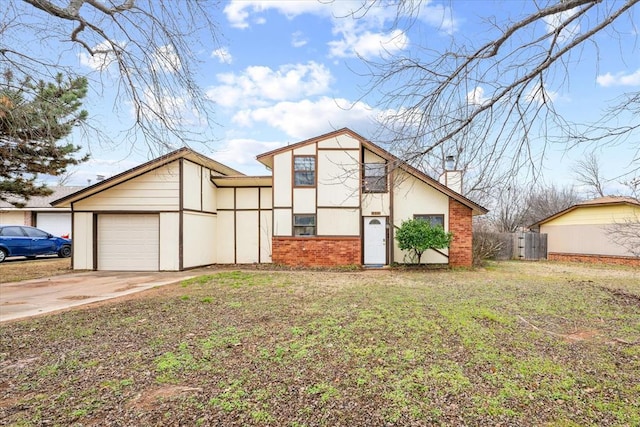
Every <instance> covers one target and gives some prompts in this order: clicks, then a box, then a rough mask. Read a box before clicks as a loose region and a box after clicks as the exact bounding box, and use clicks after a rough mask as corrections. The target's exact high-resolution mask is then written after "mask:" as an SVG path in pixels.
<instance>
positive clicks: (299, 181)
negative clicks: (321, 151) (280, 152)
mask: <svg viewBox="0 0 640 427" xmlns="http://www.w3.org/2000/svg"><path fill="white" fill-rule="evenodd" d="M293 185H294V186H296V187H313V186H314V185H316V158H315V156H294V158H293Z"/></svg>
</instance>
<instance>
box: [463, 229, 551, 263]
mask: <svg viewBox="0 0 640 427" xmlns="http://www.w3.org/2000/svg"><path fill="white" fill-rule="evenodd" d="M482 234H483V238H485V239H487V238H489V239H491V240H492V241H493V242H492V246H493V247H494V248H495V251H494V254H493V257H492V258H493V259H497V260H507V259H520V260H538V259H546V258H547V235H546V234H540V233H533V232H530V231H527V232H524V231H521V232H516V233H482ZM474 238H475V235H474Z"/></svg>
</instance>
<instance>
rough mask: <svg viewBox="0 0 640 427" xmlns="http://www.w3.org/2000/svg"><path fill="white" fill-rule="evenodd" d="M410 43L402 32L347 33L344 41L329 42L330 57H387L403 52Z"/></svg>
mask: <svg viewBox="0 0 640 427" xmlns="http://www.w3.org/2000/svg"><path fill="white" fill-rule="evenodd" d="M408 42H409V38H408V37H407V35H406V34H405V33H404V32H403V31H401V30H393V31H391V32H390V33H372V32H370V31H364V32H361V33H357V32H345V33H343V38H342V40H334V41H331V42H329V55H330V56H332V57H338V58H345V57H355V56H361V57H363V58H371V57H374V56H385V54H393V53H395V52H398V51H400V50H403V49H404V48H405V47H406V46H407V44H408Z"/></svg>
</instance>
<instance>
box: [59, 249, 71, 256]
mask: <svg viewBox="0 0 640 427" xmlns="http://www.w3.org/2000/svg"><path fill="white" fill-rule="evenodd" d="M58 256H59V257H60V258H69V257H70V256H71V246H63V247H61V248H60V250H59V251H58Z"/></svg>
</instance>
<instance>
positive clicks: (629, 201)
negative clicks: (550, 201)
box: [530, 196, 640, 228]
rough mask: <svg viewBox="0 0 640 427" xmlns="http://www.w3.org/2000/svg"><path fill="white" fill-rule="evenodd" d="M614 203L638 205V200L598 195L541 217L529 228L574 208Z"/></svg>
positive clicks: (639, 203) (612, 204)
mask: <svg viewBox="0 0 640 427" xmlns="http://www.w3.org/2000/svg"><path fill="white" fill-rule="evenodd" d="M615 205H620V206H624V205H626V206H635V207H640V200H637V199H634V198H633V197H623V196H605V197H598V198H597V199H591V200H586V201H584V202H580V203H576V204H575V205H573V206H570V207H568V208H567V209H565V210H562V211H560V212H558V213H555V214H553V215H551V216H548V217H546V218H544V219H541V220H540V221H538V222H536V223H535V224H531V226H530V228H533V227H539V226H540V225H542V224H544V223H546V222H549V221H552V220H554V219H556V218H558V217H560V216H562V215H565V214H567V213H569V212H571V211H574V210H576V209H580V208H589V207H595V206H615Z"/></svg>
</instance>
